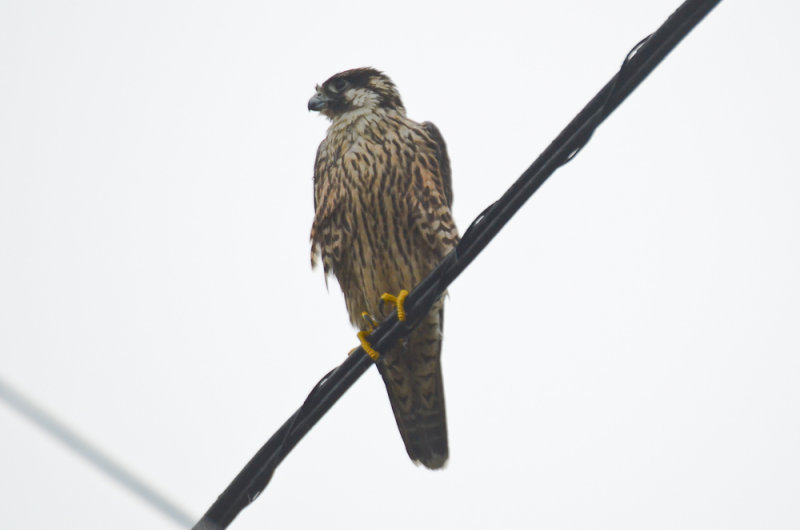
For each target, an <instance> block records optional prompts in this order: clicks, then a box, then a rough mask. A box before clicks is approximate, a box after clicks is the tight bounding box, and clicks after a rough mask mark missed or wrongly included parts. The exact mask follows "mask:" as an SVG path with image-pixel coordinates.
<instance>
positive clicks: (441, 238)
mask: <svg viewBox="0 0 800 530" xmlns="http://www.w3.org/2000/svg"><path fill="white" fill-rule="evenodd" d="M420 132H421V133H422V135H423V136H424V138H425V141H424V142H423V143H422V144H421V145H420V146H419V149H418V150H417V152H416V156H415V157H414V159H413V161H412V163H411V174H412V175H413V186H412V193H413V197H412V198H411V200H412V201H413V203H412V215H413V216H414V224H415V226H416V228H417V230H418V231H419V233H420V235H422V238H423V239H424V240H425V241H426V242H427V243H428V244H429V245H430V247H431V248H432V249H433V250H434V252H435V253H436V255H437V258H438V259H441V258H443V257H444V256H445V255H446V254H447V253H448V252H450V250H452V248H453V247H454V246H455V245H456V244H457V243H458V230H457V229H456V225H455V222H454V221H453V215H452V212H451V211H450V205H451V204H452V203H453V191H452V184H451V175H450V160H449V158H448V156H447V146H446V145H445V143H444V139H443V138H442V135H441V133H440V132H439V129H437V128H436V126H435V125H433V124H432V123H431V122H425V123H423V124H422V125H421V128H420Z"/></svg>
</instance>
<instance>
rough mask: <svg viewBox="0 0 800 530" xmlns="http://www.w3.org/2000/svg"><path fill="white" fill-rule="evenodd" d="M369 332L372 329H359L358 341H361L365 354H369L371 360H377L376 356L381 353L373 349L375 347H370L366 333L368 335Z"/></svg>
mask: <svg viewBox="0 0 800 530" xmlns="http://www.w3.org/2000/svg"><path fill="white" fill-rule="evenodd" d="M370 333H372V331H359V332H358V334H357V336H358V340H359V342H361V347H362V348H363V349H364V351H365V352H366V354H367V355H369V358H370V359H372V360H373V361H377V360H378V358H379V357H380V356H381V354H380V353H378V352H377V350H375V348H373V347H372V344H370V343H369V341H368V340H367V335H369V334H370ZM350 353H352V352H350Z"/></svg>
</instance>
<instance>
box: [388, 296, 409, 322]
mask: <svg viewBox="0 0 800 530" xmlns="http://www.w3.org/2000/svg"><path fill="white" fill-rule="evenodd" d="M406 296H408V291H406V290H405V289H403V290H402V291H400V292H399V293H398V294H397V296H395V295H393V294H389V293H383V294H382V295H381V300H383V301H384V302H387V303H390V304H394V306H395V307H396V308H397V320H399V321H400V322H405V320H406V309H405V307H403V304H404V302H405V300H406Z"/></svg>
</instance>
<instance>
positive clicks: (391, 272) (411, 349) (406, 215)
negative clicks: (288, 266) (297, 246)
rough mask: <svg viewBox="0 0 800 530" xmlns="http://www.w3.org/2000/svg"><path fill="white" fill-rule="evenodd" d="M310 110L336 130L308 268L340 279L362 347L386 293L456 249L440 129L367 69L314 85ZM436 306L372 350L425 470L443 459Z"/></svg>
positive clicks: (318, 191)
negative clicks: (413, 114) (410, 113)
mask: <svg viewBox="0 0 800 530" xmlns="http://www.w3.org/2000/svg"><path fill="white" fill-rule="evenodd" d="M308 108H309V110H314V111H318V112H320V113H321V114H323V115H325V116H326V117H327V118H328V119H330V121H331V124H330V127H329V128H328V132H327V136H326V137H325V139H324V140H323V141H322V143H321V144H320V145H319V149H318V150H317V157H316V162H315V167H314V209H315V212H314V223H313V226H312V229H311V263H312V266H314V265H316V263H317V261H318V260H320V259H321V261H322V265H323V268H324V270H325V277H326V278H327V275H328V274H331V273H332V274H333V275H334V276H336V279H337V280H338V281H339V285H340V286H341V288H342V292H343V293H344V297H345V302H346V305H347V311H348V313H349V314H350V321H351V322H352V323H353V325H354V326H356V327H359V328H360V329H361V330H362V332H361V333H360V334H359V336H360V338H362V339H363V337H364V334H365V333H369V331H370V330H371V328H372V326H373V324H372V323H371V322H370V320H371V318H369V317H376V318H381V319H382V318H385V317H386V316H387V315H388V314H389V312H390V311H391V309H392V308H391V307H387V305H384V304H382V303H381V296H382V295H383V293H398V292H402V290H404V289H411V288H412V287H414V286H415V285H416V284H417V283H419V282H420V281H421V280H422V279H423V278H424V277H425V276H426V275H427V274H428V273H429V272H430V271H431V270H432V269H433V268H434V267H435V266H436V265H437V264H438V263H439V261H441V259H442V258H443V257H444V256H445V255H446V254H447V253H448V252H450V250H452V249H453V248H454V247H455V245H456V243H458V231H457V229H456V226H455V223H454V221H453V217H452V214H451V207H452V203H453V192H452V189H451V183H450V161H449V159H448V156H447V149H446V146H445V143H444V139H443V138H442V135H441V133H440V132H439V130H438V129H437V128H436V126H435V125H433V124H432V123H430V122H423V123H417V122H415V121H413V120H411V119H409V118H407V117H406V111H405V108H404V107H403V103H402V101H401V100H400V94H399V93H398V91H397V88H396V87H395V85H394V83H393V82H392V81H391V79H389V77H387V76H386V75H385V74H383V73H382V72H380V71H378V70H375V69H373V68H357V69H354V70H348V71H346V72H341V73H338V74H336V75H334V76H333V77H331V78H330V79H328V80H327V81H325V82H324V83H323V84H322V85H317V87H316V93H315V94H314V96H312V97H311V99H310V100H309V101H308ZM392 298H393V297H390V301H391V299H392ZM386 299H387V298H386V296H385V295H384V300H386ZM400 302H402V297H400ZM443 307H444V306H443V300H442V299H439V300H438V301H437V302H436V304H434V306H433V308H432V309H431V310H430V312H429V313H428V314H427V315H426V316H424V317H423V318H422V319H421V320H420V321H419V324H418V326H417V327H416V328H415V329H414V331H412V332H411V334H410V335H409V336H408V337H407V338H406V339H405V340H403V341H399V342H398V343H397V344H395V345H394V346H392V347H391V348H389V349H388V350H387V351H382V352H380V353H378V352H375V351H374V350H372V353H374V354H375V355H372V356H373V358H377V359H376V364H377V367H378V371H379V372H380V374H381V376H382V377H383V381H384V383H385V384H386V390H387V392H388V394H389V401H390V402H391V405H392V410H393V411H394V415H395V419H396V420H397V427H398V429H399V430H400V435H401V436H402V438H403V442H404V443H405V446H406V451H407V452H408V455H409V456H410V457H411V460H412V461H414V462H415V463H422V464H423V465H424V466H425V467H428V468H430V469H438V468H441V467H442V466H444V464H445V462H446V461H447V457H448V445H447V423H446V420H445V408H444V389H443V385H442V368H441V361H440V359H441V348H442V325H443V322H444V313H443V311H444V310H443ZM400 309H401V307H400V306H399V305H398V313H399V312H400ZM365 316H366V317H367V318H366V319H365V318H364V317H365ZM415 324H416V322H415ZM362 344H365V342H364V341H363V340H362ZM365 345H366V347H365V349H367V351H368V352H369V349H368V348H369V344H368V343H366V344H365Z"/></svg>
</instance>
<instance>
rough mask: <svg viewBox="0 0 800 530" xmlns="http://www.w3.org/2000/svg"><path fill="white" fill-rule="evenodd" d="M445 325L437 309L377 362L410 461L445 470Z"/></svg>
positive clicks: (440, 311)
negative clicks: (443, 337)
mask: <svg viewBox="0 0 800 530" xmlns="http://www.w3.org/2000/svg"><path fill="white" fill-rule="evenodd" d="M440 304H441V302H440ZM442 323H443V311H442V308H441V306H439V307H438V308H436V307H435V308H434V309H432V310H431V312H430V313H429V314H428V316H427V317H426V318H425V320H423V321H422V322H421V323H420V324H419V326H418V327H417V328H416V329H415V330H414V331H413V332H412V333H411V335H409V337H408V340H407V341H406V342H404V343H401V344H398V345H397V346H396V347H394V348H392V349H391V350H390V351H389V352H387V354H386V355H384V356H382V357H381V359H380V360H379V362H378V370H379V371H380V373H381V376H383V380H384V383H385V384H386V390H387V392H388V394H389V401H390V402H391V404H392V410H393V411H394V416H395V419H396V420H397V427H398V429H399V430H400V435H401V436H402V438H403V442H404V443H405V445H406V451H407V452H408V456H409V457H411V460H413V461H415V462H420V463H422V465H424V466H425V467H427V468H430V469H439V468H441V467H443V466H444V464H445V462H447V457H448V448H447V420H446V417H445V406H444V385H443V382H442V365H441V348H442Z"/></svg>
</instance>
